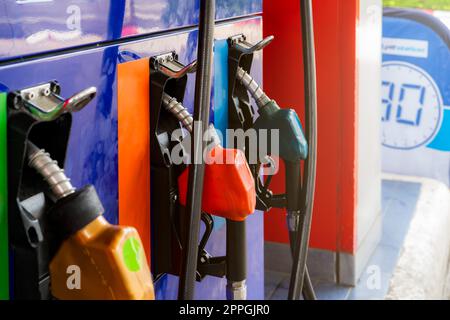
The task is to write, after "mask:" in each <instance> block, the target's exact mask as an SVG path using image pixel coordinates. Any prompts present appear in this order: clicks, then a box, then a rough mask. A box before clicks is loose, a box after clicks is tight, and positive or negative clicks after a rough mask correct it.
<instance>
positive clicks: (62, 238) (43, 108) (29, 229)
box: [8, 81, 154, 299]
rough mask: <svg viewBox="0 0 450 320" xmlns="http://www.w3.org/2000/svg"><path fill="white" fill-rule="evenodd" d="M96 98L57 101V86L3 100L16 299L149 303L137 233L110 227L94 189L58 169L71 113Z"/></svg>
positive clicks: (90, 93) (87, 93)
mask: <svg viewBox="0 0 450 320" xmlns="http://www.w3.org/2000/svg"><path fill="white" fill-rule="evenodd" d="M95 95H96V88H95V87H91V88H88V89H86V90H83V91H81V92H79V93H77V94H75V95H74V96H72V97H71V98H69V99H63V98H61V97H60V86H59V84H58V83H57V82H56V81H52V82H49V83H44V84H40V85H38V86H34V87H30V88H26V89H23V90H19V91H15V92H11V93H9V94H8V163H9V167H10V169H9V170H8V172H9V176H8V184H9V188H8V191H9V192H8V197H9V199H8V200H9V219H8V220H9V236H10V238H9V239H10V249H11V253H12V254H11V256H12V263H11V265H12V270H11V271H12V272H11V273H12V275H13V276H12V279H11V281H12V285H11V288H12V290H11V291H12V297H13V298H14V299H52V298H56V299H153V297H154V293H153V284H152V281H151V275H150V271H149V268H148V266H147V262H146V259H145V254H144V252H143V250H142V244H141V240H140V238H139V235H138V234H137V232H136V230H135V229H133V228H127V227H121V226H112V225H110V224H109V223H108V222H107V221H106V220H105V219H104V218H103V217H102V214H103V211H104V210H103V207H102V204H101V202H100V200H99V198H98V196H97V193H96V191H95V188H94V187H93V186H86V187H84V188H82V189H78V190H77V189H75V188H74V187H73V186H72V184H71V183H70V179H69V178H68V177H67V176H66V175H65V173H64V171H63V169H61V168H60V167H59V165H58V163H64V158H65V153H66V148H67V143H68V139H69V135H70V128H71V122H72V113H73V112H76V111H80V110H81V109H83V108H84V107H85V106H86V105H87V104H88V103H89V102H90V101H91V100H92V99H93V98H94V97H95ZM37 146H39V147H37ZM40 147H43V148H45V150H44V149H40ZM71 273H74V278H73V279H72V280H73V283H71V278H70V276H71Z"/></svg>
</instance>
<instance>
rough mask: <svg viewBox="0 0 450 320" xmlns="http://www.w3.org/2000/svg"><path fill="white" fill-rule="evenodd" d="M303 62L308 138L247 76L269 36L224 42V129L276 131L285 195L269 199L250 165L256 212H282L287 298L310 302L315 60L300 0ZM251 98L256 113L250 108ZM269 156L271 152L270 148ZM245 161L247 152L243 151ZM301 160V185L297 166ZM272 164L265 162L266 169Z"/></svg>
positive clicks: (308, 11)
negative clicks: (288, 262) (287, 250)
mask: <svg viewBox="0 0 450 320" xmlns="http://www.w3.org/2000/svg"><path fill="white" fill-rule="evenodd" d="M301 9H302V23H303V25H302V27H303V32H302V33H303V35H304V37H303V43H304V50H303V51H304V63H305V95H306V96H307V99H308V100H307V103H306V117H307V136H306V137H305V136H304V134H303V128H302V126H301V123H300V120H299V118H298V115H297V114H296V113H295V111H294V110H290V109H281V108H280V107H279V106H278V105H277V103H276V102H275V101H274V100H271V99H270V98H269V97H268V96H267V95H266V94H265V93H264V91H263V90H262V89H261V87H260V85H259V84H258V83H257V82H256V81H255V80H254V79H253V78H252V77H251V75H250V70H251V64H252V60H253V54H254V53H255V52H256V51H259V50H262V49H263V48H264V47H265V46H267V45H268V44H270V43H271V42H272V40H273V37H268V38H266V39H263V40H262V41H260V42H259V43H257V44H255V45H252V44H250V43H248V42H247V41H246V37H245V36H244V35H242V34H241V35H237V36H234V37H231V38H229V39H228V43H229V61H228V62H229V74H228V75H229V84H230V85H229V99H228V102H229V127H230V128H233V129H244V130H249V129H256V130H262V129H264V130H269V132H270V130H273V129H275V130H279V135H280V136H279V154H275V155H271V154H268V155H267V156H269V157H270V156H279V157H280V158H281V159H282V160H283V161H284V164H285V167H286V175H285V178H286V185H285V194H282V195H274V194H273V193H272V191H270V190H269V187H270V182H271V179H272V177H271V176H269V177H267V179H266V181H265V182H264V183H263V182H262V181H261V179H260V168H261V166H262V165H267V162H266V163H264V164H263V163H262V160H261V161H259V162H258V163H257V164H251V167H252V173H253V175H254V179H255V185H256V192H257V208H258V209H259V210H262V211H268V210H269V209H270V208H272V207H277V208H283V209H286V211H287V226H288V230H289V235H290V242H291V252H292V256H293V261H294V263H293V269H292V272H291V283H290V288H289V299H295V300H297V299H299V298H300V294H301V292H303V296H304V298H305V299H311V300H312V299H315V298H316V297H315V293H314V290H313V287H312V284H311V280H310V277H309V273H308V270H307V267H306V255H307V249H308V242H309V233H310V228H311V216H312V202H313V196H314V182H315V159H316V143H315V141H316V134H317V132H316V111H315V109H316V92H315V60H314V42H313V32H312V31H313V29H312V8H311V2H310V1H301ZM250 96H251V97H252V98H253V99H254V101H255V103H256V107H257V110H254V109H253V107H252V105H251V104H250ZM255 117H257V118H256V120H254V119H255ZM268 149H269V151H268V153H270V152H271V149H272V148H271V147H270V146H269V148H268ZM246 152H247V157H248V158H249V156H250V155H249V154H248V152H249V151H248V149H246ZM302 161H305V165H304V177H303V183H302V179H301V162H302ZM270 163H272V162H269V165H270Z"/></svg>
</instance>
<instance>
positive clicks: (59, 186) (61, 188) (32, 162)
mask: <svg viewBox="0 0 450 320" xmlns="http://www.w3.org/2000/svg"><path fill="white" fill-rule="evenodd" d="M28 165H29V166H30V167H31V168H34V169H35V170H36V171H37V172H38V173H39V174H40V175H41V176H42V177H43V178H44V180H45V181H46V182H47V183H48V185H49V187H50V190H52V192H53V195H54V196H55V197H56V199H57V200H59V199H62V198H64V197H66V196H68V195H69V194H72V193H74V192H75V190H76V189H75V188H74V187H73V186H72V183H71V182H70V179H69V178H67V176H66V175H65V173H64V170H63V169H61V168H60V167H59V166H58V163H57V162H56V161H55V160H53V159H52V158H51V157H50V155H49V154H48V153H47V152H45V150H43V149H38V148H37V147H36V146H34V145H32V144H31V143H29V144H28Z"/></svg>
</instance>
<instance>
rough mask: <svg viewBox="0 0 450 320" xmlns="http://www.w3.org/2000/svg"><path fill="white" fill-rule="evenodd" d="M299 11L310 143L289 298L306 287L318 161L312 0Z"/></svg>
mask: <svg viewBox="0 0 450 320" xmlns="http://www.w3.org/2000/svg"><path fill="white" fill-rule="evenodd" d="M300 10H301V13H300V15H301V25H302V27H301V28H302V30H301V31H302V32H301V34H302V43H303V65H304V78H305V81H304V83H305V115H306V123H305V129H306V139H307V141H308V146H309V152H308V154H309V157H308V158H307V159H306V161H305V165H304V175H303V190H302V192H301V198H300V202H301V203H300V207H301V212H302V218H301V219H300V221H299V227H298V233H297V236H296V239H295V242H296V245H295V247H294V248H295V249H294V250H295V251H294V261H293V266H292V272H291V279H290V286H289V300H299V299H300V296H301V293H302V290H303V285H304V276H305V271H306V260H307V253H308V244H309V237H310V232H311V221H312V213H313V203H314V191H315V182H316V161H317V92H316V61H315V45H314V25H313V12H312V0H301V1H300Z"/></svg>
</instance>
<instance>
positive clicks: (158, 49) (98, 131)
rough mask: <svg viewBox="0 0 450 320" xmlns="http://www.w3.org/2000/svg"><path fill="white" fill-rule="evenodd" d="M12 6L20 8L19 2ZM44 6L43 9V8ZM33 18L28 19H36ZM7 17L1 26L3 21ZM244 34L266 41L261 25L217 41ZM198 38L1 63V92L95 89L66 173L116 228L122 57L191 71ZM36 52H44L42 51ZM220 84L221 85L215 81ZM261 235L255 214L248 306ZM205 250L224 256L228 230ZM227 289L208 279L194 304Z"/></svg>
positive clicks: (172, 291) (189, 94)
mask: <svg viewBox="0 0 450 320" xmlns="http://www.w3.org/2000/svg"><path fill="white" fill-rule="evenodd" d="M12 2H13V3H14V2H16V3H17V2H19V1H12ZM55 2H56V1H55ZM58 2H59V1H58ZM61 2H64V1H61ZM74 2H77V1H71V3H74ZM78 2H80V3H81V2H83V3H85V5H87V3H90V2H89V1H78ZM91 2H92V3H94V4H97V7H96V8H97V10H100V8H101V6H100V3H103V1H91ZM134 2H135V3H138V2H140V1H134ZM148 2H151V3H153V4H154V3H166V2H167V1H159V2H158V1H148ZM169 2H176V1H169ZM3 3H4V2H3ZM50 3H51V1H48V3H47V4H46V5H50ZM44 4H45V3H44V2H43V1H42V3H41V5H44ZM3 5H4V4H3ZM0 6H1V5H0ZM23 8H27V7H26V6H25V7H23ZM105 8H107V7H105ZM95 12H98V11H95V10H92V14H93V15H94V13H95ZM10 14H11V13H10V12H9V13H8V12H7V13H6V15H8V17H10ZM24 14H25V13H24ZM29 14H30V15H31V13H29ZM2 15H3V18H1V17H2ZM95 15H96V14H95ZM96 16H97V15H96ZM4 17H5V11H3V10H2V11H1V12H0V21H1V23H3V21H4ZM57 20H58V17H54V19H53V20H52V21H57ZM30 21H32V19H31V20H30ZM45 21H47V19H42V23H43V24H44V25H45ZM48 21H50V20H48ZM8 25H9V24H8ZM26 25H27V24H25V25H24V26H26ZM161 28H162V27H161ZM0 30H1V31H0V32H5V26H4V25H3V26H0ZM96 30H97V31H98V32H99V33H98V34H97V35H98V36H99V37H102V36H104V35H105V33H103V35H101V33H102V32H103V31H99V30H100V29H96ZM105 30H106V29H105ZM242 32H244V33H246V34H247V35H248V39H249V41H252V42H257V41H258V40H260V39H261V38H262V19H261V17H253V18H248V19H240V20H237V21H234V22H226V23H225V22H223V23H220V24H219V25H218V26H217V28H216V34H215V37H216V39H217V40H218V41H220V40H224V39H226V38H228V37H229V36H231V35H235V34H239V33H242ZM24 35H25V34H23V36H24ZM197 36H198V31H197V30H196V29H191V28H189V29H186V30H177V31H176V32H166V33H164V34H158V36H157V37H148V38H145V39H140V40H130V42H123V43H120V44H112V45H109V46H103V47H96V48H85V49H84V50H78V51H74V52H70V53H61V54H53V55H49V56H45V57H36V58H35V59H30V60H29V61H24V62H22V61H16V62H15V63H13V64H9V63H8V64H4V65H2V63H1V62H0V90H1V91H12V90H17V89H21V88H24V87H29V86H32V85H35V84H38V83H42V82H47V81H50V80H57V81H58V82H59V83H60V85H61V89H62V92H61V95H62V96H65V97H67V96H70V95H72V94H73V93H75V92H77V91H79V90H81V89H84V88H86V87H89V86H95V87H97V89H98V94H97V97H96V98H95V99H94V101H93V102H92V103H91V104H90V105H89V106H88V107H87V108H85V109H84V110H82V111H80V112H79V113H76V114H74V117H73V127H72V132H71V138H70V142H69V146H68V154H67V161H66V164H65V170H66V172H67V174H68V175H69V176H70V177H71V179H72V182H73V184H74V185H75V186H76V187H82V186H84V185H86V184H93V185H94V186H95V187H96V189H97V192H98V194H99V197H100V199H101V201H102V202H103V205H104V207H105V217H106V218H107V219H108V220H109V221H110V222H111V223H117V222H118V133H117V130H118V116H117V64H118V63H120V61H123V59H119V56H120V55H121V53H123V52H124V51H127V52H129V53H131V56H135V57H150V56H153V55H155V54H160V53H164V52H167V51H171V50H175V51H176V52H177V53H179V58H180V61H181V62H183V63H188V62H191V61H193V60H195V59H196V54H197V51H196V48H197ZM216 43H217V42H216ZM16 45H17V43H16V42H14V46H13V48H12V49H11V50H10V51H8V52H4V51H2V52H1V53H0V55H3V56H5V55H9V54H11V53H13V54H23V53H24V52H27V53H29V52H28V51H26V50H25V51H21V50H19V49H20V48H19V47H18V46H16ZM38 48H39V49H41V48H47V47H46V46H38ZM0 50H2V49H0ZM261 58H262V57H261V55H260V54H257V55H256V56H255V60H254V64H253V68H252V70H253V73H252V74H253V76H254V77H255V78H256V79H257V81H261V80H262V60H261ZM219 60H220V61H216V66H215V69H216V70H222V72H225V70H226V68H225V66H223V65H220V64H221V63H223V61H225V59H223V57H222V59H219ZM222 80H223V79H222ZM194 81H195V76H193V75H190V76H189V80H188V85H187V89H186V96H185V99H184V101H185V102H186V106H187V107H188V108H189V110H190V111H192V109H193V105H192V104H193V100H194V98H193V96H194ZM222 83H223V82H222ZM215 84H217V82H216V81H215ZM216 92H217V88H215V90H213V95H217V97H213V99H212V101H214V103H213V104H212V105H213V107H212V113H211V115H212V116H211V120H212V121H217V119H218V118H216V116H215V113H214V111H215V108H216V106H217V108H218V109H217V110H218V114H220V115H221V117H225V116H226V110H227V102H226V101H225V100H226V95H225V94H223V93H222V94H217V93H216ZM219 122H220V121H219ZM219 122H217V124H218V125H219V126H222V127H223V123H222V124H219ZM263 229H264V228H263V216H262V214H261V213H255V214H254V215H252V216H251V217H250V218H249V219H248V224H247V230H248V231H247V245H248V250H247V252H248V293H249V298H250V299H263V298H264V257H263V254H264V249H263V241H264V240H263ZM207 250H208V251H209V252H210V253H211V254H212V255H223V254H225V226H224V225H223V224H221V223H216V230H215V231H214V232H213V235H212V237H211V239H210V241H209V243H208V246H207ZM225 284H226V281H225V280H224V279H216V278H212V277H207V278H206V279H205V280H204V281H203V282H201V283H199V284H198V285H197V290H196V298H197V299H225ZM177 289H178V279H177V278H176V277H172V276H167V277H165V278H164V279H161V280H160V281H158V283H157V286H156V291H157V297H158V299H175V298H176V296H177Z"/></svg>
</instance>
